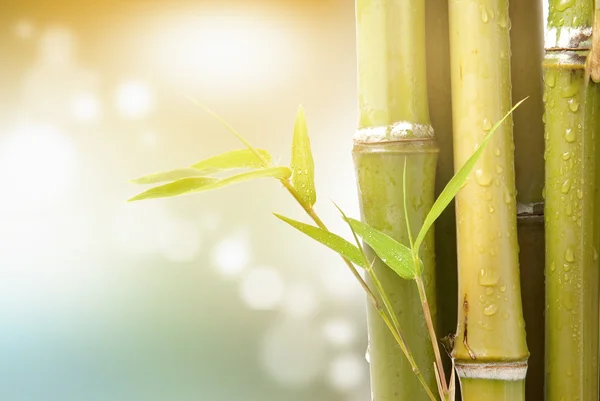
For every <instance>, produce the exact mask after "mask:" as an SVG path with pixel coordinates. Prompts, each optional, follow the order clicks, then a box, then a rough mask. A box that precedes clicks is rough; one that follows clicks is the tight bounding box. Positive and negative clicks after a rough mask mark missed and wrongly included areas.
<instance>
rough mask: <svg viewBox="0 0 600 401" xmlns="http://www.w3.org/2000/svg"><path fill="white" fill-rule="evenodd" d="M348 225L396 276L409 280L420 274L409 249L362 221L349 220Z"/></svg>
mask: <svg viewBox="0 0 600 401" xmlns="http://www.w3.org/2000/svg"><path fill="white" fill-rule="evenodd" d="M348 223H350V225H351V226H352V229H353V230H354V231H355V232H356V234H357V235H358V236H359V237H361V238H362V239H363V241H365V242H366V243H367V244H368V245H369V246H370V247H371V248H372V249H373V251H375V253H376V254H377V256H379V259H381V260H382V261H383V263H385V264H386V265H388V266H389V267H390V268H391V269H392V270H393V271H395V272H396V274H398V275H399V276H400V277H402V278H404V279H407V280H414V279H415V278H417V276H418V275H419V274H420V272H417V271H416V270H415V267H414V260H413V256H412V252H411V250H410V249H409V248H408V247H406V246H404V245H402V244H401V243H400V242H398V241H396V240H395V239H393V238H392V237H390V236H389V235H387V234H384V233H382V232H381V231H379V230H376V229H374V228H373V227H371V226H369V225H367V224H365V223H363V222H361V221H358V220H355V219H351V218H349V219H348Z"/></svg>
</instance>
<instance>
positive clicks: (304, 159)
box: [290, 106, 317, 206]
mask: <svg viewBox="0 0 600 401" xmlns="http://www.w3.org/2000/svg"><path fill="white" fill-rule="evenodd" d="M290 167H291V169H292V173H293V175H292V184H293V185H294V188H296V190H297V191H298V192H299V194H300V197H301V198H302V200H303V201H304V202H305V203H306V204H308V205H310V206H313V205H314V204H315V202H316V201H317V192H316V190H315V164H314V161H313V156H312V151H311V149H310V138H309V137H308V129H307V128H306V116H305V115H304V109H303V108H302V106H300V108H299V109H298V114H297V116H296V123H295V124H294V138H293V140H292V164H291V166H290Z"/></svg>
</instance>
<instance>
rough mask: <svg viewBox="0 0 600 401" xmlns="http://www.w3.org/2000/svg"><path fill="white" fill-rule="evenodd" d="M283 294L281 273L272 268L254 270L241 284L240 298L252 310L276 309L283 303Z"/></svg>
mask: <svg viewBox="0 0 600 401" xmlns="http://www.w3.org/2000/svg"><path fill="white" fill-rule="evenodd" d="M283 292H284V283H283V280H282V279H281V276H280V275H279V272H277V270H274V269H271V268H259V269H252V270H250V271H249V272H248V273H247V274H246V275H245V276H244V277H243V278H242V282H241V283H240V297H241V298H242V300H243V301H244V303H245V304H246V305H248V307H250V308H251V309H256V310H272V309H275V308H276V307H277V306H278V305H279V303H280V302H281V298H282V297H283Z"/></svg>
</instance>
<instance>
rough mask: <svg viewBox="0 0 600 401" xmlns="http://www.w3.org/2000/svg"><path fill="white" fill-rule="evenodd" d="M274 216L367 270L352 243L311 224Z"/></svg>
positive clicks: (357, 249) (358, 251) (358, 250)
mask: <svg viewBox="0 0 600 401" xmlns="http://www.w3.org/2000/svg"><path fill="white" fill-rule="evenodd" d="M273 214H274V215H275V217H277V218H278V219H280V220H282V221H284V222H286V223H288V224H289V225H290V226H292V227H294V228H295V229H297V230H298V231H300V232H302V233H304V234H306V235H308V236H309V237H310V238H312V239H314V240H315V241H317V242H320V243H321V244H323V245H325V246H326V247H328V248H329V249H332V250H333V251H335V252H337V253H338V254H340V255H341V256H343V257H344V258H346V259H348V260H349V261H350V262H352V263H354V264H355V265H357V266H360V267H362V268H365V262H364V259H363V256H362V254H361V251H360V249H359V248H357V247H356V246H354V245H352V244H351V243H350V242H348V241H346V240H345V239H343V238H342V237H340V236H338V235H336V234H334V233H332V232H330V231H327V230H324V229H322V228H319V227H315V226H311V225H310V224H304V223H301V222H299V221H296V220H292V219H290V218H288V217H285V216H282V215H280V214H277V213H273Z"/></svg>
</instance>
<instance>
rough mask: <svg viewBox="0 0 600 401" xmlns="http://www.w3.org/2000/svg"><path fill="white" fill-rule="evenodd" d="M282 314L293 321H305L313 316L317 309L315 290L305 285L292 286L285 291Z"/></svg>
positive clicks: (296, 284)
mask: <svg viewBox="0 0 600 401" xmlns="http://www.w3.org/2000/svg"><path fill="white" fill-rule="evenodd" d="M282 309H283V313H285V315H286V316H288V317H290V318H294V319H306V318H309V317H311V316H313V315H314V314H315V313H316V312H317V310H318V309H319V303H318V300H317V295H316V294H315V290H314V289H313V288H312V287H310V286H308V285H306V284H298V283H295V284H292V285H291V286H290V287H289V288H287V289H286V291H285V295H284V299H283V305H282Z"/></svg>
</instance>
